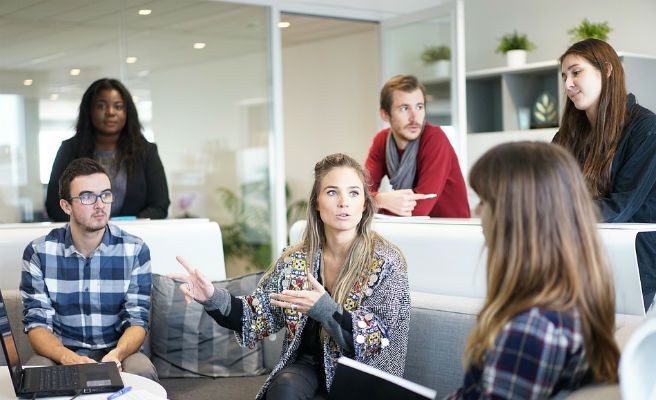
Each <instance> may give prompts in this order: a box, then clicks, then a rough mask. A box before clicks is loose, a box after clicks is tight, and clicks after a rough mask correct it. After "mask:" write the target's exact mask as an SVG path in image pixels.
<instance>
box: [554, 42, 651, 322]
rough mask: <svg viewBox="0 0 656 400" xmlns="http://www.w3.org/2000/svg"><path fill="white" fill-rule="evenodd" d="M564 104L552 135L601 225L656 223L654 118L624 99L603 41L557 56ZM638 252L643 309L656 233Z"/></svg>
mask: <svg viewBox="0 0 656 400" xmlns="http://www.w3.org/2000/svg"><path fill="white" fill-rule="evenodd" d="M560 65H561V72H562V78H563V80H564V81H565V90H566V94H567V101H566V104H565V111H564V113H563V118H562V122H561V125H560V130H559V132H558V133H557V134H556V136H555V137H554V142H555V143H558V144H560V145H562V146H564V147H565V148H567V149H568V150H570V151H571V153H572V154H573V155H574V158H576V160H577V161H578V163H579V165H580V167H581V169H582V170H583V175H584V176H585V180H586V182H587V185H588V188H589V189H590V191H591V193H592V196H593V198H594V200H595V202H596V203H597V206H598V207H599V209H600V214H601V220H602V221H603V222H652V223H653V222H656V115H654V113H652V112H651V111H649V110H647V109H646V108H644V107H641V106H640V105H638V104H637V102H636V98H635V96H634V95H632V94H627V91H626V84H625V81H624V69H623V67H622V63H621V62H620V59H619V57H618V56H617V53H616V52H615V50H614V49H613V48H612V47H611V46H610V45H609V44H608V43H606V42H604V41H601V40H596V39H586V40H583V41H581V42H578V43H575V44H573V45H572V46H571V47H570V48H569V49H567V51H566V52H565V53H564V54H563V55H562V56H561V57H560ZM636 252H637V256H638V266H639V269H640V280H641V282H642V295H643V300H644V303H645V309H647V308H649V306H650V305H651V304H652V302H653V299H654V294H655V293H656V232H643V233H639V234H638V237H637V240H636Z"/></svg>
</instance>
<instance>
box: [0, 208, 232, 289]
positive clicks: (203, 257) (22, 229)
mask: <svg viewBox="0 0 656 400" xmlns="http://www.w3.org/2000/svg"><path fill="white" fill-rule="evenodd" d="M111 222H112V223H113V224H116V225H118V226H120V227H121V228H122V229H124V230H125V231H127V232H129V233H132V234H134V235H137V236H139V237H140V238H142V239H143V240H144V241H145V242H146V244H147V245H148V248H149V249H150V257H151V267H152V271H153V273H157V274H166V273H169V272H183V270H182V267H181V266H180V265H179V264H178V262H177V261H176V260H175V256H177V255H180V256H183V257H184V258H185V259H186V260H188V261H189V262H190V263H191V264H192V265H194V266H195V267H196V268H198V269H200V270H201V272H203V274H205V275H206V276H208V277H209V278H210V279H212V280H223V279H225V277H226V271H225V263H224V257H223V245H222V240H221V229H219V225H218V224H217V223H216V222H211V221H209V220H207V219H203V218H197V219H167V220H156V221H155V220H153V221H151V220H132V221H111ZM63 225H64V224H63V223H34V224H4V225H0V276H2V277H3V279H1V280H0V289H18V286H19V284H20V272H21V262H22V259H23V251H24V250H25V247H26V246H27V245H28V243H30V242H31V241H32V240H34V239H36V238H38V237H39V236H43V235H45V234H47V233H48V232H50V230H52V229H53V228H56V227H60V226H63Z"/></svg>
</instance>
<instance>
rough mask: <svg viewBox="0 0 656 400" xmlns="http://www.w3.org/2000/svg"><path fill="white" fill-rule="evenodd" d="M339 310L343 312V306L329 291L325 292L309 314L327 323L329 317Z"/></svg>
mask: <svg viewBox="0 0 656 400" xmlns="http://www.w3.org/2000/svg"><path fill="white" fill-rule="evenodd" d="M335 312H337V313H340V312H341V307H340V306H339V304H337V303H335V301H334V300H333V299H332V298H331V297H330V295H329V294H328V292H325V293H324V294H323V295H322V296H321V297H319V300H317V302H316V303H314V306H312V308H310V310H309V311H308V316H310V317H311V318H312V319H314V320H315V321H319V322H320V323H321V324H322V325H325V324H326V323H327V321H328V319H329V318H331V317H332V315H333V314H334V313H335Z"/></svg>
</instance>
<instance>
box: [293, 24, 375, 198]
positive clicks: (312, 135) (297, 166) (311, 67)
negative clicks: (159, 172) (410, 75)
mask: <svg viewBox="0 0 656 400" xmlns="http://www.w3.org/2000/svg"><path fill="white" fill-rule="evenodd" d="M378 60H379V57H378V33H377V30H376V29H375V26H374V27H372V30H371V32H365V33H359V34H354V35H349V36H342V37H339V38H335V39H328V40H323V41H315V42H311V43H306V44H301V45H297V46H290V47H285V48H284V49H283V101H284V124H285V125H284V126H285V172H286V176H287V183H288V185H289V187H290V189H291V192H292V196H293V199H294V200H296V199H303V198H306V197H307V195H308V193H309V192H310V189H311V187H312V173H313V170H314V164H315V163H316V162H317V161H319V159H321V158H322V157H324V156H326V155H328V154H332V153H336V152H343V153H347V154H349V155H350V156H352V157H354V158H355V159H357V160H358V161H360V162H361V163H364V160H365V158H366V155H367V150H368V149H369V145H370V144H371V140H372V139H373V136H374V134H375V133H376V131H377V129H378V118H379V117H378V91H379V90H380V88H379V87H378V86H379V83H378V82H379V78H378V74H379V65H378Z"/></svg>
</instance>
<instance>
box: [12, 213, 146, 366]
mask: <svg viewBox="0 0 656 400" xmlns="http://www.w3.org/2000/svg"><path fill="white" fill-rule="evenodd" d="M151 283H152V276H151V273H150V251H149V250H148V246H147V245H146V244H145V243H144V242H143V241H142V240H141V239H140V238H138V237H136V236H133V235H130V234H129V233H127V232H124V231H122V230H121V229H120V228H119V227H117V226H115V225H111V224H108V225H107V227H106V228H105V233H104V235H103V238H102V242H101V243H100V245H99V246H98V248H97V249H96V250H95V251H94V252H93V254H91V256H90V257H89V258H86V257H84V256H83V255H82V254H80V253H79V252H78V251H77V250H76V249H75V246H74V245H73V241H72V238H71V230H70V227H69V226H68V225H66V226H65V227H63V228H58V229H53V230H52V231H50V233H48V235H46V236H43V237H40V238H38V239H36V240H34V241H33V242H32V243H30V244H29V245H28V246H27V248H26V249H25V252H24V253H23V270H22V273H21V284H20V291H21V296H22V298H23V306H24V311H23V315H24V319H23V323H24V325H25V332H27V331H29V330H30V329H33V328H36V327H45V328H47V329H49V330H51V331H52V332H53V333H54V334H55V336H56V337H57V338H59V339H60V340H61V341H62V343H63V344H64V346H66V347H67V348H69V349H71V350H73V351H76V352H78V354H88V353H89V352H90V351H91V350H97V349H107V348H112V347H115V346H116V344H117V342H118V339H119V338H120V336H121V335H122V333H123V331H124V330H125V329H126V328H127V327H129V326H142V327H144V329H148V317H149V312H150V291H151Z"/></svg>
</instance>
